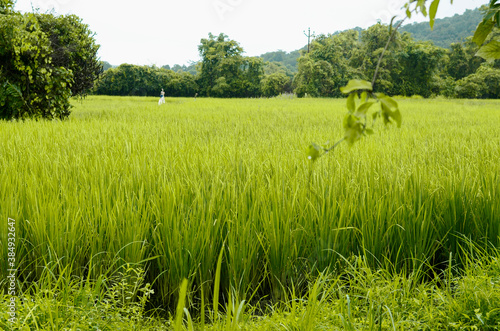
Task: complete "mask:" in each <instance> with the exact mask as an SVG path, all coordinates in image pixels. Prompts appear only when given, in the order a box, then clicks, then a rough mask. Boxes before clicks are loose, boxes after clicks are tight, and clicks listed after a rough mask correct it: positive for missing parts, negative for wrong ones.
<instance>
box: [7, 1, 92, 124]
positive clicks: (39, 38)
mask: <svg viewBox="0 0 500 331" xmlns="http://www.w3.org/2000/svg"><path fill="white" fill-rule="evenodd" d="M5 8H6V9H5ZM8 8H9V7H8V6H6V5H5V4H4V3H3V2H2V6H1V7H0V9H1V11H2V12H3V13H5V14H2V15H0V45H1V47H0V106H1V108H0V118H2V119H24V118H47V119H53V118H59V119H63V118H66V117H68V116H69V114H70V103H69V98H70V97H71V96H72V95H84V94H85V93H86V91H88V90H89V89H90V88H91V87H92V85H93V83H94V80H95V79H96V78H97V76H98V75H99V73H100V71H101V66H100V63H99V62H98V61H97V49H98V48H99V47H98V46H97V45H95V43H94V40H93V35H92V33H91V32H90V31H89V30H88V28H87V26H86V25H84V24H82V23H81V20H80V19H79V18H78V17H76V16H66V17H55V16H53V15H38V14H36V15H35V14H30V13H27V14H24V15H21V14H19V13H16V12H11V11H9V10H8Z"/></svg>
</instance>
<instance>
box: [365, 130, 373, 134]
mask: <svg viewBox="0 0 500 331" xmlns="http://www.w3.org/2000/svg"><path fill="white" fill-rule="evenodd" d="M365 132H366V134H369V135H372V134H374V133H375V132H374V131H373V129H366V130H365Z"/></svg>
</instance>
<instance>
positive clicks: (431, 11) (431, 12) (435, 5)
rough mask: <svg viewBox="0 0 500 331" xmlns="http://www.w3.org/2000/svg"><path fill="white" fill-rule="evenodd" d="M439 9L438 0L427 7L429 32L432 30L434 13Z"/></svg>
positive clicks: (434, 18) (434, 19)
mask: <svg viewBox="0 0 500 331" xmlns="http://www.w3.org/2000/svg"><path fill="white" fill-rule="evenodd" d="M438 7H439V0H434V1H432V3H431V6H430V7H429V19H430V20H429V24H430V25H431V30H432V29H434V22H435V21H436V13H437V10H438Z"/></svg>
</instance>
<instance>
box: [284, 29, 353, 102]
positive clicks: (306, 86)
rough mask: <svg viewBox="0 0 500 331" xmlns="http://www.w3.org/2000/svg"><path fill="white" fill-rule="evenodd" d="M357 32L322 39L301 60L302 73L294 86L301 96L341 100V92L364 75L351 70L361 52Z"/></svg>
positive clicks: (318, 39)
mask: <svg viewBox="0 0 500 331" xmlns="http://www.w3.org/2000/svg"><path fill="white" fill-rule="evenodd" d="M358 39H359V35H358V32H357V31H345V32H342V33H340V34H336V35H320V36H318V37H317V38H316V39H315V40H314V41H313V43H312V46H311V50H310V52H309V53H304V54H303V55H302V57H300V58H299V60H298V63H299V71H298V73H297V75H296V76H295V80H294V85H295V86H296V88H295V93H297V96H299V97H302V96H304V95H305V93H307V94H308V95H311V96H330V97H338V96H340V95H341V93H340V92H339V88H340V87H341V86H343V85H345V84H346V83H347V81H349V79H352V78H358V77H360V75H361V72H360V71H359V69H358V68H355V67H353V66H351V63H350V61H351V58H352V57H353V54H355V53H356V52H358V50H359V42H358Z"/></svg>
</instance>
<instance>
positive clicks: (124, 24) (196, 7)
mask: <svg viewBox="0 0 500 331" xmlns="http://www.w3.org/2000/svg"><path fill="white" fill-rule="evenodd" d="M453 2H454V3H453V5H450V0H441V5H440V7H439V10H438V14H437V16H438V17H439V18H441V17H446V16H452V15H454V14H456V13H458V14H461V13H463V12H464V11H465V10H466V9H474V8H477V7H479V6H481V5H483V4H486V3H488V0H454V1H453ZM404 3H405V0H302V1H298V0H178V1H172V0H135V1H131V0H121V1H116V0H17V4H16V7H15V8H16V9H17V10H20V11H22V12H25V11H32V8H39V10H40V11H41V12H45V11H48V10H52V9H54V10H55V12H56V14H75V15H78V16H79V17H81V18H82V19H83V22H84V23H86V24H88V25H89V26H90V29H91V30H92V31H93V32H95V33H96V39H97V42H98V43H99V44H100V45H101V48H100V50H99V56H100V57H101V59H102V60H103V61H108V62H110V63H111V64H113V65H119V64H121V63H131V64H140V65H153V64H156V65H157V66H162V65H165V64H169V65H171V66H172V65H173V64H181V65H182V64H188V63H189V61H198V60H199V55H198V45H199V43H200V39H201V38H207V37H208V33H209V32H212V33H213V34H214V35H218V34H219V33H220V32H223V33H225V34H226V35H228V36H229V38H231V39H234V40H236V41H237V42H239V43H240V45H241V46H242V47H243V49H244V50H245V54H246V55H249V56H258V55H260V54H263V53H265V52H270V51H276V50H279V49H281V50H284V51H287V52H290V51H293V50H296V49H299V48H301V47H302V46H304V45H306V44H307V38H306V37H305V36H304V33H303V31H304V30H306V29H307V28H308V27H310V28H311V31H314V32H316V34H320V33H324V34H327V33H333V32H335V31H338V30H346V29H349V28H354V27H356V26H360V27H362V28H367V27H369V26H370V25H372V24H375V23H376V22H377V19H381V20H382V22H384V23H388V22H389V21H390V18H391V17H392V16H393V15H401V14H402V13H403V11H402V10H400V8H401V6H402V5H403V4H404ZM420 20H422V18H421V19H420Z"/></svg>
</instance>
